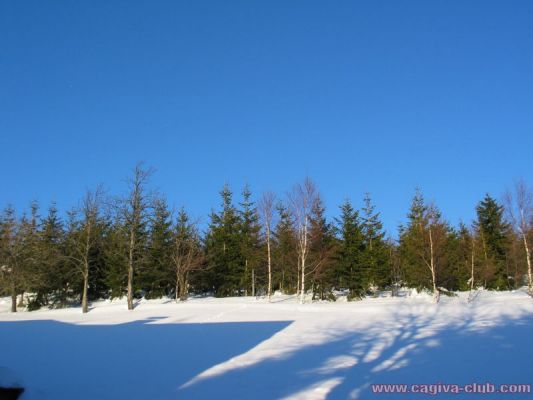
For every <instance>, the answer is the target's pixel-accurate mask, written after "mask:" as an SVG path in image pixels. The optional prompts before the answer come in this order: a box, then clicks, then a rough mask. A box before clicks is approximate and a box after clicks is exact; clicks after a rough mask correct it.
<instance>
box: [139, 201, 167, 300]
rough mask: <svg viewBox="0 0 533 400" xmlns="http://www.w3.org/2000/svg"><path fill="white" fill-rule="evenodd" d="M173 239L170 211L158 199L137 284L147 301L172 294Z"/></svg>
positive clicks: (164, 203)
mask: <svg viewBox="0 0 533 400" xmlns="http://www.w3.org/2000/svg"><path fill="white" fill-rule="evenodd" d="M172 239H173V238H172V220H171V214H170V211H169V210H168V207H167V203H166V201H165V200H163V199H158V200H157V201H156V202H155V205H154V211H153V215H152V218H151V224H150V229H149V237H148V244H147V252H146V256H145V260H144V263H143V264H142V267H141V268H139V272H138V279H137V283H136V284H137V286H138V288H140V289H141V290H143V291H144V293H145V297H146V298H147V299H151V298H158V297H162V296H165V295H170V294H171V293H172V290H173V285H172V279H171V278H172V269H173V268H172Z"/></svg>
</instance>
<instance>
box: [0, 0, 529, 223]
mask: <svg viewBox="0 0 533 400" xmlns="http://www.w3.org/2000/svg"><path fill="white" fill-rule="evenodd" d="M532 21H533V2H531V1H513V2H509V1H425V0H424V1H396V0H394V1H393V0H391V1H366V2H362V1H321V2H318V1H308V0H306V1H281V0H278V1H249V0H246V1H244V0H243V1H189V2H185V1H125V0H123V1H107V0H106V1H84V2H81V1H15V0H5V1H2V2H0V148H1V153H0V171H1V172H0V174H1V181H0V206H2V207H3V206H4V205H5V204H6V203H8V202H11V203H13V204H14V205H15V206H16V207H17V208H18V209H19V210H20V209H21V208H23V207H26V206H27V205H28V203H29V201H30V200H31V199H33V198H36V199H38V200H39V201H40V202H41V203H43V204H47V203H49V202H50V201H52V200H55V201H57V204H58V207H59V208H60V209H63V210H64V209H67V208H69V207H71V206H73V205H74V204H75V203H76V201H77V199H78V198H79V197H80V196H81V195H82V194H83V192H84V190H85V188H90V187H93V186H95V185H96V184H97V183H98V182H102V183H104V184H105V185H106V187H107V188H108V189H109V190H110V192H111V193H117V194H118V193H121V192H122V191H123V190H124V183H123V178H124V177H125V176H127V175H128V173H129V171H130V170H131V168H132V167H133V165H134V164H135V162H136V161H138V160H144V161H145V162H146V163H147V165H151V166H154V167H155V168H156V169H157V173H156V175H155V176H154V179H153V183H154V186H155V187H157V188H159V189H160V190H161V191H162V192H164V193H166V194H167V196H168V200H169V202H170V203H171V204H176V205H178V206H179V205H185V206H186V207H187V208H188V209H189V210H190V211H191V212H192V213H193V214H194V215H196V216H197V217H203V218H204V220H205V217H206V215H207V214H208V212H209V211H210V210H211V208H212V207H217V206H218V204H219V203H220V201H219V197H218V191H219V189H220V188H221V186H222V185H223V184H224V182H228V183H229V184H230V185H231V186H232V187H233V188H234V189H235V191H240V189H241V187H242V185H243V184H244V183H245V182H248V183H249V184H250V185H251V187H252V190H253V191H254V192H255V193H256V194H257V193H259V192H261V191H263V190H274V191H276V192H278V193H281V194H283V193H285V192H286V191H287V190H289V189H290V188H291V186H292V185H293V183H294V182H296V181H299V180H301V179H302V178H303V177H304V176H305V175H309V176H311V177H312V178H313V179H314V180H315V181H316V182H317V184H318V185H319V187H320V189H321V192H322V194H323V197H324V199H325V201H326V204H327V205H328V207H329V213H330V215H332V216H333V215H336V214H337V207H338V205H339V204H340V203H341V202H342V201H343V200H344V199H345V198H346V197H349V198H352V199H353V200H354V202H355V203H356V204H358V205H359V204H360V203H361V199H362V197H363V193H364V192H365V191H368V192H370V193H371V194H372V195H373V198H374V201H375V203H376V205H377V206H378V209H379V210H380V211H381V212H382V216H383V219H384V221H385V226H386V227H387V229H389V230H392V231H394V230H395V228H396V226H397V224H398V223H399V222H401V221H402V220H403V219H404V218H405V214H406V212H407V209H408V207H409V204H410V199H411V197H412V194H413V191H414V188H415V187H416V186H420V187H421V188H422V190H423V192H424V193H425V195H426V197H427V198H428V199H431V200H434V201H435V202H436V203H437V205H438V206H439V207H440V208H441V209H442V210H443V213H444V215H445V217H447V218H448V219H449V220H450V221H451V222H452V223H457V222H458V221H459V219H460V218H461V217H463V218H464V219H465V220H469V219H471V218H472V217H473V215H474V206H475V204H476V202H477V201H479V200H480V199H481V198H482V196H483V195H484V193H485V192H490V193H492V194H494V195H495V196H500V195H501V193H502V192H503V191H504V189H505V188H506V187H507V186H509V185H511V184H512V182H513V180H514V179H515V178H517V177H523V178H525V179H526V180H527V181H528V182H529V183H530V184H533V168H532V167H533V161H532V155H533V22H532Z"/></svg>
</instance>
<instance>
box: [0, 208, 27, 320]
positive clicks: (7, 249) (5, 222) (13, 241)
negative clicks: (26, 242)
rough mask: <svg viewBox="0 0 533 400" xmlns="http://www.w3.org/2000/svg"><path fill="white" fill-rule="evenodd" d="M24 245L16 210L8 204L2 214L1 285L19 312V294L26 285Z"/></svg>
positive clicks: (13, 306) (0, 227)
mask: <svg viewBox="0 0 533 400" xmlns="http://www.w3.org/2000/svg"><path fill="white" fill-rule="evenodd" d="M24 272H25V271H24V269H23V246H22V241H21V237H20V231H19V226H18V223H17V219H16V216H15V210H14V208H13V207H12V206H10V205H8V206H7V207H6V208H5V210H4V212H3V213H2V215H0V287H1V288H2V289H3V290H2V291H3V292H5V293H7V294H9V296H10V297H11V312H13V313H15V312H17V295H18V294H19V293H20V292H21V291H22V290H23V287H24V283H25V282H24Z"/></svg>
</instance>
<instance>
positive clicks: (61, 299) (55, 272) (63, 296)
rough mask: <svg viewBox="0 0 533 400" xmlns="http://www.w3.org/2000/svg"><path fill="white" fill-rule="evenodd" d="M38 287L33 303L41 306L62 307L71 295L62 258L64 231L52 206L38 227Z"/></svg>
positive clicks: (66, 265) (69, 276) (69, 274)
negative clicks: (39, 227) (39, 229)
mask: <svg viewBox="0 0 533 400" xmlns="http://www.w3.org/2000/svg"><path fill="white" fill-rule="evenodd" d="M39 244H40V254H39V260H38V261H39V262H40V263H41V271H42V272H41V274H40V275H41V276H40V277H41V285H40V287H39V288H38V290H37V296H36V299H35V300H36V301H37V302H38V303H39V304H41V305H43V304H48V303H49V302H50V305H52V306H55V307H57V306H62V307H64V306H66V305H67V303H68V299H69V296H70V295H72V294H73V285H72V270H71V268H70V264H69V263H68V262H67V260H66V258H65V257H64V254H65V231H64V226H63V221H61V219H60V218H59V216H58V210H57V207H56V205H55V203H52V205H51V206H50V207H49V209H48V214H47V216H46V217H45V218H44V220H43V221H42V224H41V232H40V243H39Z"/></svg>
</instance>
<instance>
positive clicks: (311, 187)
mask: <svg viewBox="0 0 533 400" xmlns="http://www.w3.org/2000/svg"><path fill="white" fill-rule="evenodd" d="M316 199H317V190H316V187H315V184H314V183H313V181H311V179H310V178H305V179H304V181H303V182H302V183H299V184H296V185H295V186H294V188H293V191H292V192H291V193H290V194H289V200H290V204H291V211H292V213H293V215H294V221H295V226H296V236H297V252H298V261H299V268H298V269H299V275H300V276H301V278H300V285H299V289H300V303H301V304H303V302H304V300H305V276H306V272H305V267H306V260H307V256H308V254H309V222H310V216H311V210H312V208H313V204H314V203H315V201H316Z"/></svg>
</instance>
